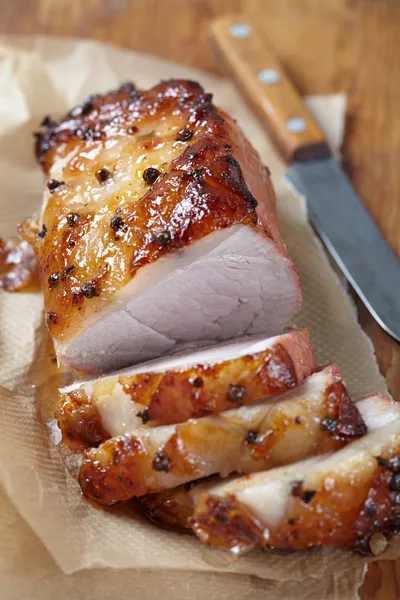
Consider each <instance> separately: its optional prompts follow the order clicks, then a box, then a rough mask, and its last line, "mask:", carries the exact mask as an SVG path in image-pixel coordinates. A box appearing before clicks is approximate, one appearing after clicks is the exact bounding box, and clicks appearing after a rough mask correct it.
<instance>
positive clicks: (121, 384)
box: [56, 330, 316, 450]
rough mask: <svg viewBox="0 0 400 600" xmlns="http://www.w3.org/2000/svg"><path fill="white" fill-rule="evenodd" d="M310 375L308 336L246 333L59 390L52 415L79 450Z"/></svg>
mask: <svg viewBox="0 0 400 600" xmlns="http://www.w3.org/2000/svg"><path fill="white" fill-rule="evenodd" d="M315 370H316V360H315V355H314V351H313V348H312V346H311V341H310V334H309V332H308V331H306V330H302V331H291V332H289V333H285V334H282V335H279V336H276V337H273V338H264V337H260V336H251V337H249V338H247V339H245V340H243V339H242V340H236V341H235V342H229V343H227V342H225V343H223V344H220V345H219V346H213V347H210V348H205V349H202V350H198V351H197V352H190V351H187V352H185V353H183V354H180V355H176V356H173V357H169V358H162V359H159V360H153V361H150V362H148V363H145V364H141V365H139V366H137V367H133V368H129V369H125V370H124V371H119V372H118V373H116V374H113V375H108V376H103V377H101V378H99V379H95V380H92V381H87V382H84V383H77V384H74V385H72V386H70V387H68V388H64V389H63V390H61V396H60V402H59V408H58V411H57V414H56V417H57V420H58V424H59V426H60V429H61V431H62V434H63V442H64V443H65V444H66V445H68V446H69V447H70V448H71V449H74V450H82V449H83V448H85V447H88V446H98V445H99V444H100V443H101V442H104V441H105V440H106V439H108V438H109V437H112V436H115V435H120V434H123V433H127V432H129V431H133V430H135V429H137V428H138V427H140V426H145V427H155V426H158V425H168V424H172V423H181V422H183V421H186V420H187V419H189V418H192V417H201V416H204V415H209V414H216V413H220V412H221V411H224V410H228V409H229V408H233V407H238V406H241V405H243V404H250V403H251V402H254V401H256V400H259V399H260V398H266V397H268V396H276V395H279V394H282V393H284V392H286V391H287V390H289V389H292V388H294V387H295V386H297V385H300V384H301V383H303V381H304V379H305V378H306V377H308V375H311V373H313V372H314V371H315Z"/></svg>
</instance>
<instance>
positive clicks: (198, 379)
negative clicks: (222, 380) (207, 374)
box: [190, 377, 204, 388]
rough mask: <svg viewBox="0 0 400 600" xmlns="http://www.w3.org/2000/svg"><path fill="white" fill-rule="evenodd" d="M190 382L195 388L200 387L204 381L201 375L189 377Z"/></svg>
mask: <svg viewBox="0 0 400 600" xmlns="http://www.w3.org/2000/svg"><path fill="white" fill-rule="evenodd" d="M190 383H191V384H192V385H193V386H194V387H196V388H201V387H203V385H204V381H203V380H202V378H201V377H194V378H193V379H190Z"/></svg>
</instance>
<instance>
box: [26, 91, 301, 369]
mask: <svg viewBox="0 0 400 600" xmlns="http://www.w3.org/2000/svg"><path fill="white" fill-rule="evenodd" d="M45 123H46V125H47V129H46V131H42V132H40V133H38V134H37V142H36V154H37V157H38V159H39V161H40V163H41V165H42V167H43V169H44V172H45V174H46V176H47V185H46V191H45V195H44V205H43V212H42V218H41V223H40V231H41V234H42V235H41V236H40V237H38V238H37V240H36V243H35V252H36V257H37V262H38V268H39V272H40V278H41V286H42V289H43V293H44V301H45V308H46V312H47V315H48V317H47V324H48V327H49V330H50V333H51V335H52V337H53V340H54V343H55V347H56V352H57V356H58V359H59V361H61V362H64V363H66V364H69V365H72V366H73V367H76V368H78V369H82V370H85V371H87V372H99V371H110V370H112V369H117V368H121V367H123V366H126V365H128V364H133V363H135V362H139V361H143V360H147V359H149V358H153V357H158V356H160V355H161V354H163V353H167V352H171V351H172V350H174V349H175V348H180V347H184V345H185V344H187V343H196V344H198V345H199V344H203V345H204V344H205V343H209V344H210V343H213V342H215V341H222V340H226V339H231V338H234V337H237V336H241V335H247V334H257V333H263V334H265V335H275V334H277V333H279V332H280V331H282V328H283V326H284V324H285V323H286V322H288V321H289V320H290V319H291V317H292V316H293V314H294V313H295V312H296V310H297V309H298V308H299V306H300V303H301V291H300V283H299V276H298V273H297V271H296V269H295V267H294V265H293V262H292V261H291V259H290V258H289V257H288V255H287V253H286V249H285V246H284V244H283V242H282V239H281V235H280V232H279V228H278V223H277V212H276V206H275V197H274V192H273V189H272V187H271V182H270V178H269V175H268V171H267V169H266V168H265V167H264V166H263V165H262V163H261V162H260V157H259V156H258V154H257V152H256V151H255V150H254V148H253V147H252V146H251V145H250V143H249V142H248V141H247V140H246V138H245V137H244V135H243V133H242V132H241V130H240V129H239V128H238V126H237V125H236V123H235V122H234V121H233V120H232V119H231V118H230V117H229V116H228V115H226V114H225V113H223V112H222V111H221V110H219V109H217V108H216V107H215V106H214V105H213V104H212V101H211V96H210V95H209V94H205V93H204V90H203V89H202V88H201V86H200V85H198V84H197V83H195V82H192V81H181V80H171V81H167V82H162V83H160V84H159V85H156V86H155V87H153V88H152V89H150V90H147V91H139V90H136V89H135V88H134V86H133V85H131V84H128V85H124V86H122V87H121V88H120V89H118V90H116V91H114V92H110V93H107V94H105V95H104V96H100V95H97V96H93V97H91V98H89V99H88V100H87V101H86V102H85V103H83V104H82V105H81V106H78V107H76V108H74V109H73V110H72V111H71V112H70V113H68V114H67V115H65V116H64V117H63V118H62V119H61V120H60V121H59V122H57V123H53V122H51V121H49V119H47V120H46V122H45Z"/></svg>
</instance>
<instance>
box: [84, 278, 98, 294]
mask: <svg viewBox="0 0 400 600" xmlns="http://www.w3.org/2000/svg"><path fill="white" fill-rule="evenodd" d="M81 292H82V294H83V295H84V296H85V297H86V298H94V297H95V296H98V295H99V292H98V291H97V288H96V286H95V285H94V284H93V283H91V282H90V281H88V282H87V283H84V284H83V285H82V287H81Z"/></svg>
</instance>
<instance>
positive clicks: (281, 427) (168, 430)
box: [79, 365, 366, 504]
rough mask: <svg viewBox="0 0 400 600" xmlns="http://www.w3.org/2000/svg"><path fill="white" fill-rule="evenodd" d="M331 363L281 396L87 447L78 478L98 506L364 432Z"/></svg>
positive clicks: (267, 463)
mask: <svg viewBox="0 0 400 600" xmlns="http://www.w3.org/2000/svg"><path fill="white" fill-rule="evenodd" d="M365 432H366V426H365V423H364V421H363V419H362V417H361V415H360V413H359V411H358V409H357V407H356V405H355V404H353V402H352V401H351V400H350V398H349V395H348V393H347V390H346V388H345V386H344V384H343V382H342V379H341V377H340V373H339V369H338V367H337V366H336V365H331V366H329V367H326V368H325V369H323V370H322V371H321V372H319V373H315V374H314V375H311V376H310V377H309V378H308V379H307V380H306V381H305V383H304V384H303V385H302V386H300V387H299V388H296V389H294V390H291V391H290V392H287V393H286V394H284V395H283V396H279V397H277V398H273V399H270V400H266V401H264V402H261V403H258V404H255V405H252V406H242V407H241V408H237V409H232V410H229V411H226V412H222V413H220V414H219V415H217V416H210V417H202V418H199V419H189V420H188V421H186V422H185V423H181V424H178V425H166V426H161V427H154V428H152V429H147V430H145V429H143V428H142V429H137V430H136V431H133V432H128V433H126V434H124V435H121V436H117V437H114V438H111V439H109V440H107V441H106V442H104V443H103V444H101V446H100V447H99V448H93V449H91V450H89V451H87V452H86V453H85V457H84V460H83V463H82V465H81V469H80V476H79V481H80V484H81V487H82V490H83V492H84V494H85V495H86V496H88V497H89V498H91V499H92V500H95V501H97V502H99V503H101V504H113V503H114V502H118V501H123V500H128V499H129V498H131V497H133V496H143V495H144V494H148V493H154V492H159V491H161V490H163V489H167V488H172V487H175V486H177V485H179V484H182V483H185V482H187V481H193V480H195V479H199V478H203V477H207V476H209V475H212V474H215V473H218V474H220V475H221V476H222V477H226V476H228V475H229V474H230V473H232V472H239V473H252V472H254V471H262V470H264V469H269V468H271V467H275V466H277V465H282V464H287V463H289V462H293V461H295V460H299V459H302V458H306V457H308V456H313V455H316V454H321V453H324V452H328V451H331V450H335V449H337V448H340V447H341V446H343V445H344V444H346V443H348V442H349V441H351V440H353V439H356V438H357V437H360V436H361V435H364V434H365Z"/></svg>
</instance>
